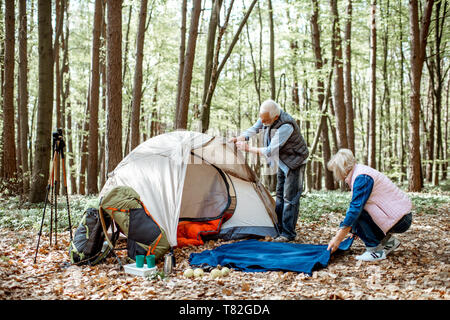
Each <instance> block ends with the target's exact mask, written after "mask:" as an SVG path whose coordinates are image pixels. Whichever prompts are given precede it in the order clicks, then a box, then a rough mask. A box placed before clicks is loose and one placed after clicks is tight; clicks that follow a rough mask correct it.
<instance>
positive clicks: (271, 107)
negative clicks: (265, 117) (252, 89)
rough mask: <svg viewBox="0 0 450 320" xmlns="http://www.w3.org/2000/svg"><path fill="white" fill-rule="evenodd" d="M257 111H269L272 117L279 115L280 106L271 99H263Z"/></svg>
mask: <svg viewBox="0 0 450 320" xmlns="http://www.w3.org/2000/svg"><path fill="white" fill-rule="evenodd" d="M259 112H260V113H266V112H269V115H270V117H271V118H272V119H273V118H275V117H276V116H278V115H280V113H281V108H280V106H279V105H278V103H276V102H275V101H273V100H272V99H268V100H266V101H264V102H263V103H261V107H259Z"/></svg>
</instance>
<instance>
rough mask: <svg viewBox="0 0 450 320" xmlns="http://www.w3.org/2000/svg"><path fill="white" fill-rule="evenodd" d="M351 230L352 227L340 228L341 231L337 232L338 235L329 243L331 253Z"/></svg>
mask: <svg viewBox="0 0 450 320" xmlns="http://www.w3.org/2000/svg"><path fill="white" fill-rule="evenodd" d="M350 230H351V227H346V228H343V229H339V231H338V232H337V233H336V235H335V236H334V237H333V239H331V241H330V242H329V243H328V248H327V250H331V253H333V252H335V251H336V250H337V249H338V248H339V245H340V244H341V242H342V240H344V238H345V236H346V235H347V233H349V231H350Z"/></svg>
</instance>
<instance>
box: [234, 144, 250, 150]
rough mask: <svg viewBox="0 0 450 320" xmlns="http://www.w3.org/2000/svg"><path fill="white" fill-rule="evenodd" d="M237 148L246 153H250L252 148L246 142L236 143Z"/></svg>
mask: <svg viewBox="0 0 450 320" xmlns="http://www.w3.org/2000/svg"><path fill="white" fill-rule="evenodd" d="M236 147H237V148H238V149H239V150H241V151H246V152H248V151H249V149H250V146H249V145H248V143H247V142H245V141H238V142H236Z"/></svg>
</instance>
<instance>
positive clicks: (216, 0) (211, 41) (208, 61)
mask: <svg viewBox="0 0 450 320" xmlns="http://www.w3.org/2000/svg"><path fill="white" fill-rule="evenodd" d="M222 2H223V0H212V9H211V17H210V19H209V27H208V38H207V40H206V58H205V76H204V80H203V96H202V104H204V103H205V101H206V96H207V95H208V89H209V84H210V82H211V73H212V68H213V60H214V45H215V43H216V31H217V26H218V23H219V16H220V9H221V7H222Z"/></svg>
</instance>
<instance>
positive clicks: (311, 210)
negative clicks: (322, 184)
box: [300, 191, 351, 221]
mask: <svg viewBox="0 0 450 320" xmlns="http://www.w3.org/2000/svg"><path fill="white" fill-rule="evenodd" d="M350 200H351V194H350V192H340V191H314V192H310V193H307V194H305V196H304V197H302V198H301V199H300V219H302V220H305V221H315V220H318V219H319V218H320V217H321V216H322V214H324V213H329V212H340V213H342V215H343V216H344V215H345V212H346V210H347V207H348V204H349V203H350Z"/></svg>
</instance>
